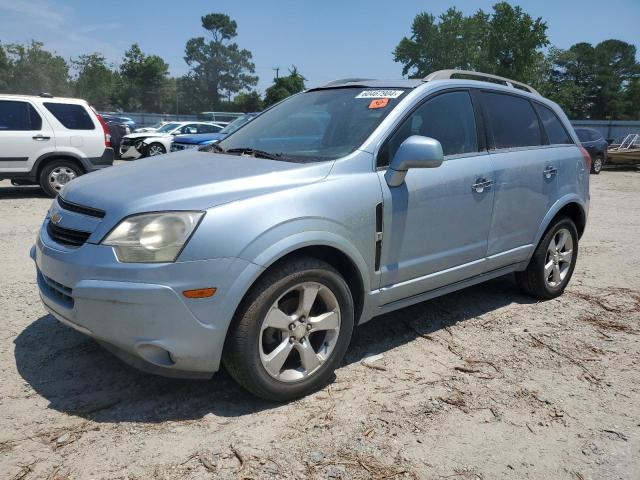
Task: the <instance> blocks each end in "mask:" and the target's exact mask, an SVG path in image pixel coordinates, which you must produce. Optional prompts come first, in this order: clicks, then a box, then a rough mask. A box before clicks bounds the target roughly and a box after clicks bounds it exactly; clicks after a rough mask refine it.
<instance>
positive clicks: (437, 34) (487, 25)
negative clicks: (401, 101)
mask: <svg viewBox="0 0 640 480" xmlns="http://www.w3.org/2000/svg"><path fill="white" fill-rule="evenodd" d="M546 29H547V26H546V23H545V22H543V21H542V19H541V18H537V19H535V20H534V19H533V18H532V17H531V16H530V15H529V14H527V13H525V12H524V11H523V10H522V9H521V8H520V7H512V6H511V5H509V4H508V3H506V2H501V3H496V4H495V5H494V6H493V13H491V14H487V13H485V12H484V11H482V10H478V11H477V12H476V13H475V14H473V15H471V16H467V17H466V16H464V15H463V14H462V12H461V11H459V10H458V9H456V8H455V7H454V8H449V9H448V10H447V11H446V12H445V13H443V14H442V15H440V16H439V17H437V18H436V17H435V16H433V15H432V14H430V13H426V12H424V13H420V14H418V15H416V17H415V19H414V20H413V24H412V27H411V37H410V38H408V37H404V38H403V39H402V40H401V41H400V43H399V44H398V46H397V47H396V48H395V50H394V60H395V61H396V62H399V63H401V64H402V65H403V68H402V73H403V75H409V76H411V77H416V78H419V77H424V76H426V75H428V74H429V73H431V72H433V71H435V70H443V69H449V68H459V69H465V70H477V71H483V72H486V73H494V74H497V75H504V76H507V77H509V78H513V79H515V80H521V81H528V82H530V81H533V80H535V75H536V74H539V65H540V62H541V61H542V59H543V58H544V56H543V54H542V52H541V49H542V47H544V46H545V45H547V44H548V43H549V41H548V39H547V35H546Z"/></svg>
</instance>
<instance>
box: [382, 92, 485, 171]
mask: <svg viewBox="0 0 640 480" xmlns="http://www.w3.org/2000/svg"><path fill="white" fill-rule="evenodd" d="M411 135H421V136H423V137H431V138H435V139H436V140H438V141H439V142H440V143H441V144H442V151H443V153H444V154H445V155H458V154H461V153H472V152H477V151H478V137H477V133H476V120H475V116H474V113H473V104H472V103H471V97H470V96H469V93H468V92H466V91H465V92H463V91H460V92H450V93H443V94H440V95H438V96H436V97H433V98H430V99H429V100H427V101H426V102H424V103H423V104H422V105H420V106H419V107H418V108H417V109H416V110H415V111H414V112H413V113H412V114H411V115H410V116H409V118H407V119H406V120H405V121H404V122H403V123H402V124H401V125H400V127H399V128H398V129H397V130H396V131H395V132H394V133H393V135H392V136H391V137H389V139H388V140H387V141H386V142H385V144H384V145H383V146H382V148H381V149H380V153H379V154H378V166H379V167H385V166H387V165H389V162H390V161H391V159H392V158H393V156H394V155H395V153H396V151H397V150H398V147H399V146H400V144H401V143H402V142H404V141H405V140H406V139H407V138H408V137H410V136H411Z"/></svg>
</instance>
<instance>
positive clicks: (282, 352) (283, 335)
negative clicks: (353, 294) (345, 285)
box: [259, 282, 340, 382]
mask: <svg viewBox="0 0 640 480" xmlns="http://www.w3.org/2000/svg"><path fill="white" fill-rule="evenodd" d="M339 333H340V306H339V304H338V299H337V298H336V296H335V295H334V293H333V292H332V291H331V290H330V289H329V288H328V287H326V286H325V285H322V284H321V283H317V282H303V283H299V284H297V285H295V286H293V287H291V288H290V289H288V290H287V291H286V292H285V293H284V294H283V295H281V296H280V297H279V298H278V299H277V300H276V301H275V302H274V303H273V304H272V306H271V307H270V308H269V311H268V312H267V314H266V316H265V318H264V320H263V322H262V326H261V329H260V340H259V341H260V345H259V350H260V361H261V362H262V366H263V367H264V369H265V370H266V371H267V373H268V374H269V375H270V376H271V377H273V378H275V379H277V380H279V381H282V382H296V381H300V380H303V379H306V378H308V377H309V376H311V375H313V374H314V373H316V372H317V371H318V369H319V368H320V367H321V366H322V364H323V363H325V362H326V361H327V360H328V359H329V357H330V356H331V354H332V352H333V350H334V348H335V346H336V343H337V341H338V335H339Z"/></svg>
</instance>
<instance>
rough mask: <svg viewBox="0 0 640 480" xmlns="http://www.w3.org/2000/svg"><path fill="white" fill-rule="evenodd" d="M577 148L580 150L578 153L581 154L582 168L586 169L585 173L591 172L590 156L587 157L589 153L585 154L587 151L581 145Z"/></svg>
mask: <svg viewBox="0 0 640 480" xmlns="http://www.w3.org/2000/svg"><path fill="white" fill-rule="evenodd" d="M578 148H579V149H580V153H581V154H582V161H583V162H584V168H586V169H587V172H590V171H591V155H589V152H587V150H586V149H585V148H584V147H583V146H582V145H578Z"/></svg>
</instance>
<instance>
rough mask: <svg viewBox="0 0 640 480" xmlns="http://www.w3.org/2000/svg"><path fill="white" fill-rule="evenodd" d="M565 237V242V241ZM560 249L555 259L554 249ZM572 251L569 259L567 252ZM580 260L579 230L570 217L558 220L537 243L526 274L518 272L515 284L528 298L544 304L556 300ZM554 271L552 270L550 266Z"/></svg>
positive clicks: (525, 271)
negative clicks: (556, 247)
mask: <svg viewBox="0 0 640 480" xmlns="http://www.w3.org/2000/svg"><path fill="white" fill-rule="evenodd" d="M563 237H564V240H562V238H563ZM552 242H554V245H556V246H558V245H560V244H562V245H563V246H564V252H563V247H562V246H561V247H560V248H559V252H560V253H559V254H558V255H553V254H552V253H551V252H552V251H554V248H553V246H552ZM569 250H570V251H571V255H570V257H568V256H567V252H568V251H569ZM577 258H578V230H577V228H576V225H575V223H573V220H571V219H570V218H569V217H564V216H563V217H559V218H558V219H556V220H555V222H554V223H553V224H552V225H551V226H550V228H549V229H548V230H547V232H546V233H545V235H544V236H543V237H542V239H541V240H540V243H538V246H537V247H536V250H535V252H534V253H533V256H532V257H531V260H530V261H529V265H527V268H526V269H525V270H524V271H523V272H516V282H517V283H518V285H519V286H520V288H521V289H522V290H523V291H524V292H525V293H526V294H528V295H531V296H533V297H536V298H540V299H543V300H549V299H552V298H556V297H558V296H560V295H562V293H563V292H564V289H565V288H566V287H567V284H568V283H569V280H571V276H572V275H573V270H574V268H575V266H576V260H577ZM550 265H551V268H550V269H549V266H550Z"/></svg>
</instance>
